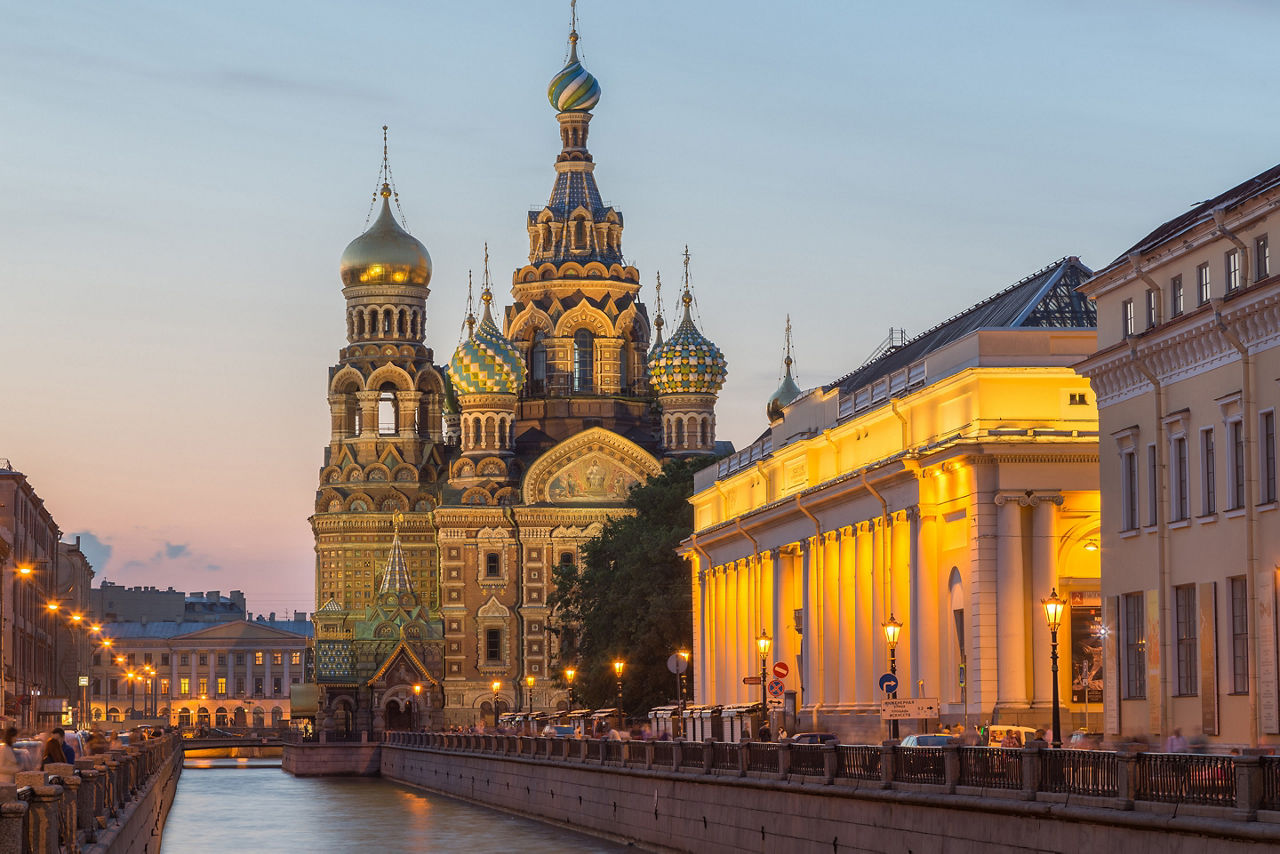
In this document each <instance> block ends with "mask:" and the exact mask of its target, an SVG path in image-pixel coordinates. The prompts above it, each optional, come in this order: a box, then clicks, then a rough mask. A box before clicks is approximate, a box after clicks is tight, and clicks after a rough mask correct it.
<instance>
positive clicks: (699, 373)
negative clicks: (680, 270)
mask: <svg viewBox="0 0 1280 854" xmlns="http://www.w3.org/2000/svg"><path fill="white" fill-rule="evenodd" d="M682 299H683V302H684V319H683V320H681V321H680V325H679V326H677V327H676V331H675V332H674V333H673V334H672V336H671V338H670V339H669V340H668V341H667V343H666V344H664V345H663V346H662V349H661V350H659V351H658V353H657V354H656V355H654V356H652V357H650V359H649V376H650V380H649V381H650V382H651V383H653V387H654V388H655V389H657V391H658V394H716V393H717V392H719V391H720V388H721V387H722V386H723V385H724V378H725V376H726V375H727V374H728V373H729V371H728V367H727V365H726V363H725V360H724V354H722V353H721V352H720V348H719V347H717V346H716V345H715V344H713V343H711V342H710V341H708V340H707V339H706V337H704V336H703V334H702V333H701V332H699V331H698V327H696V326H694V325H693V318H692V317H691V316H690V315H689V304H690V303H692V302H693V296H692V295H691V294H690V293H689V291H688V289H686V290H685V292H684V296H683V298H682Z"/></svg>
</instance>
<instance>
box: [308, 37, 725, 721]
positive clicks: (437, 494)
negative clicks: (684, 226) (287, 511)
mask: <svg viewBox="0 0 1280 854" xmlns="http://www.w3.org/2000/svg"><path fill="white" fill-rule="evenodd" d="M577 38H578V36H577V33H576V32H573V33H571V35H570V54H569V61H568V63H567V64H566V65H565V67H564V68H563V69H562V70H561V71H560V73H559V74H557V75H556V76H555V77H554V78H553V80H552V82H551V85H550V87H549V89H548V97H549V100H550V101H551V104H552V107H553V108H554V109H555V111H556V120H557V122H558V124H559V126H560V141H561V151H560V153H559V155H558V157H557V158H556V160H555V164H554V169H555V181H554V184H553V187H552V191H551V195H550V198H549V200H548V202H547V204H546V205H544V206H543V207H541V208H540V209H538V210H535V211H532V212H530V213H529V214H528V216H527V218H526V219H525V223H524V225H525V228H526V230H527V233H528V237H529V255H528V261H527V263H524V264H522V265H521V266H520V267H519V268H518V269H516V270H515V272H514V274H513V276H512V286H511V298H512V301H511V303H510V304H509V305H508V306H507V307H506V308H505V309H503V310H501V311H499V310H498V309H497V308H496V307H495V306H494V305H493V301H494V294H493V291H492V288H491V287H490V282H489V276H488V257H487V255H488V253H487V250H486V253H485V265H484V283H483V284H484V286H483V290H482V293H481V303H482V304H481V309H480V316H479V318H477V317H476V315H475V314H474V313H472V312H470V311H469V312H468V317H467V332H466V334H465V336H464V337H463V339H462V341H461V342H460V343H459V344H458V346H457V348H456V349H455V351H454V352H453V355H452V357H451V358H450V359H449V360H448V364H447V365H440V364H437V362H436V360H435V355H434V351H433V349H432V348H430V347H428V346H427V342H426V340H425V333H424V324H423V321H424V318H425V312H426V301H427V298H428V295H429V293H430V288H429V284H430V281H431V259H430V255H429V254H428V252H427V249H426V247H425V246H423V245H422V243H421V242H419V241H418V240H416V239H415V238H413V237H412V236H410V235H409V234H408V233H407V232H406V231H405V230H404V228H403V227H402V226H401V224H400V222H399V221H398V220H397V218H396V216H395V214H394V213H393V211H392V207H393V199H394V201H395V204H396V206H398V198H399V197H398V195H397V194H396V191H395V189H394V188H393V187H392V186H391V183H390V173H389V170H387V171H386V173H385V177H386V180H385V181H384V182H383V183H382V186H381V189H380V191H379V193H380V196H381V210H380V213H379V215H378V218H377V220H376V221H375V222H374V224H373V225H372V226H371V227H370V228H369V230H368V231H366V232H365V233H364V234H362V235H361V236H360V237H358V238H356V239H355V240H354V241H352V243H351V244H350V245H349V246H348V247H347V249H346V251H345V252H344V254H343V258H342V263H341V278H342V282H343V285H344V287H343V295H344V297H345V299H346V303H347V310H346V331H347V345H346V346H345V347H344V348H343V349H342V350H341V351H340V359H339V362H338V364H337V365H335V366H333V367H332V368H331V369H330V372H329V383H328V396H329V406H330V413H331V437H330V442H329V445H328V447H327V448H326V449H325V459H324V465H323V467H322V468H321V471H320V485H319V489H318V490H317V493H316V505H315V515H313V516H312V517H311V524H312V528H313V530H314V533H315V538H316V610H317V614H316V625H317V637H316V655H317V674H316V675H317V682H318V684H319V687H320V700H319V713H318V719H317V723H318V725H319V726H320V728H321V731H322V732H330V733H338V732H341V731H344V730H345V729H346V728H347V727H348V726H350V727H352V728H354V729H355V730H359V731H362V732H366V731H373V732H377V731H380V730H381V729H383V728H384V727H386V726H389V725H391V724H390V723H389V722H392V721H395V722H401V721H403V720H404V717H403V716H404V715H406V714H407V709H406V702H405V700H406V698H407V697H408V696H409V693H408V692H409V691H410V690H411V689H412V688H413V687H414V686H418V687H420V688H421V690H420V691H419V692H417V693H415V694H414V695H413V696H414V701H413V703H411V704H408V706H409V708H412V710H413V714H414V715H415V719H417V720H422V721H430V722H432V723H434V724H437V725H470V724H473V723H477V722H480V721H484V720H492V719H493V712H494V705H495V703H496V704H497V705H498V706H499V710H501V709H502V708H507V709H522V710H528V709H531V708H533V709H540V710H541V709H556V708H558V707H563V706H564V704H565V702H566V700H567V694H566V692H565V691H564V690H563V689H562V688H561V687H558V684H557V683H556V681H555V676H556V674H558V670H559V668H558V666H557V636H556V634H555V633H554V632H553V631H552V627H553V625H552V624H553V615H552V613H551V611H550V609H549V608H548V606H547V601H548V596H549V595H550V593H551V589H552V587H551V582H552V571H553V569H554V567H555V566H556V564H558V563H565V562H574V561H577V560H578V554H579V548H580V547H581V546H582V545H583V544H584V543H585V542H586V541H587V540H589V539H590V538H591V537H593V536H594V535H595V534H596V533H598V532H599V531H600V529H601V527H602V526H603V525H604V523H605V522H607V521H608V520H609V519H610V518H613V517H614V516H615V515H617V514H618V513H620V512H625V511H624V508H623V502H624V501H625V499H626V496H627V492H628V490H629V489H630V487H631V486H632V485H633V484H635V483H638V482H640V481H642V480H644V479H646V478H647V477H649V476H650V475H652V474H655V473H656V472H658V471H659V470H660V459H661V458H662V457H663V456H665V455H696V454H710V453H713V452H714V450H715V448H716V440H715V420H714V403H715V397H716V394H717V392H718V391H719V389H720V386H721V384H722V383H723V381H724V375H725V363H724V359H723V357H722V356H721V354H720V352H719V350H718V349H716V348H715V345H713V344H711V342H709V341H707V340H706V339H705V338H704V337H703V336H702V335H701V333H700V332H699V331H698V329H697V327H696V324H695V322H694V320H693V318H692V315H691V307H690V303H691V301H692V300H691V296H690V291H689V281H688V273H687V271H688V262H687V257H686V276H685V287H684V293H683V295H682V299H683V302H684V304H685V311H684V317H683V320H682V323H681V324H680V328H679V329H678V330H677V331H676V333H675V334H673V335H672V337H671V340H669V341H661V340H658V341H655V342H653V344H652V346H651V337H652V336H651V334H650V321H649V313H648V310H647V308H646V307H645V305H644V304H643V302H642V301H641V299H640V287H641V283H640V273H639V271H638V270H637V269H636V268H635V267H634V266H632V265H630V264H628V263H626V261H625V260H624V257H623V254H622V231H623V218H622V213H621V212H620V211H619V210H617V209H616V208H614V207H612V206H610V205H606V204H604V202H602V201H601V195H600V191H599V188H598V186H597V184H596V179H595V175H594V170H595V162H594V159H593V157H592V154H591V152H590V151H589V149H588V148H587V135H588V130H589V126H590V122H591V119H592V113H591V110H592V108H594V107H595V106H596V104H597V103H598V101H599V98H600V87H599V84H598V83H597V82H596V80H595V78H594V77H592V76H591V75H590V74H589V73H588V72H587V71H586V70H585V69H583V67H582V65H581V63H580V62H579V61H578V58H577V47H576V43H577ZM384 167H385V160H384ZM397 519H398V520H399V521H396V520H397ZM401 572H403V579H402V580H401V579H400V575H401ZM388 578H391V579H393V581H394V584H392V586H391V587H388V586H387V585H388ZM411 630H412V631H414V632H417V633H418V635H419V636H418V637H410V636H409V634H408V633H409V632H410V631H411ZM370 633H372V636H370ZM401 640H404V641H405V643H404V644H403V645H401V644H400V643H399V642H400V641H401ZM380 644H381V646H380ZM387 656H390V657H391V658H395V657H397V656H398V657H400V663H399V664H396V665H393V666H391V667H390V668H387V667H384V666H383V665H384V664H387V663H388V662H389V661H390V660H391V659H390V658H387ZM401 665H403V666H401ZM529 678H532V679H533V680H534V687H533V688H532V689H529V688H528V686H527V680H528V679H529ZM494 682H497V683H499V689H498V690H497V691H495V690H494V688H493V683H494Z"/></svg>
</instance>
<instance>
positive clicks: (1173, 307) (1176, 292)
mask: <svg viewBox="0 0 1280 854" xmlns="http://www.w3.org/2000/svg"><path fill="white" fill-rule="evenodd" d="M1180 314H1182V277H1181V276H1174V277H1173V278H1172V279H1170V280H1169V316H1170V317H1177V316H1178V315H1180Z"/></svg>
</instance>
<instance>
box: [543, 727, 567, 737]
mask: <svg viewBox="0 0 1280 854" xmlns="http://www.w3.org/2000/svg"><path fill="white" fill-rule="evenodd" d="M573 733H574V730H573V727H571V726H565V725H564V724H548V725H547V726H545V727H543V729H542V734H543V735H553V736H555V737H556V738H572V737H573Z"/></svg>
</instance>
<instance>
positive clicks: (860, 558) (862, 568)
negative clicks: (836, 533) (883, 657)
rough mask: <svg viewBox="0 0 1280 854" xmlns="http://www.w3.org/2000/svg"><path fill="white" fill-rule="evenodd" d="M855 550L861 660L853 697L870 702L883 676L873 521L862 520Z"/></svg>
mask: <svg viewBox="0 0 1280 854" xmlns="http://www.w3.org/2000/svg"><path fill="white" fill-rule="evenodd" d="M854 553H855V556H854V562H855V563H854V577H855V587H856V593H855V594H854V599H853V603H854V637H853V651H854V655H855V656H856V658H857V664H856V666H855V667H854V685H855V687H854V693H853V701H854V702H855V703H859V704H869V703H871V702H872V700H873V699H874V697H875V685H876V678H877V677H878V676H879V671H878V669H877V666H876V665H877V664H878V662H877V660H876V657H875V656H876V653H875V651H876V635H877V634H878V633H879V631H880V628H879V623H878V622H877V621H876V619H875V614H876V610H875V560H874V555H875V533H874V531H873V530H872V525H871V523H870V522H859V523H858V527H857V532H856V535H855V538H854Z"/></svg>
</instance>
